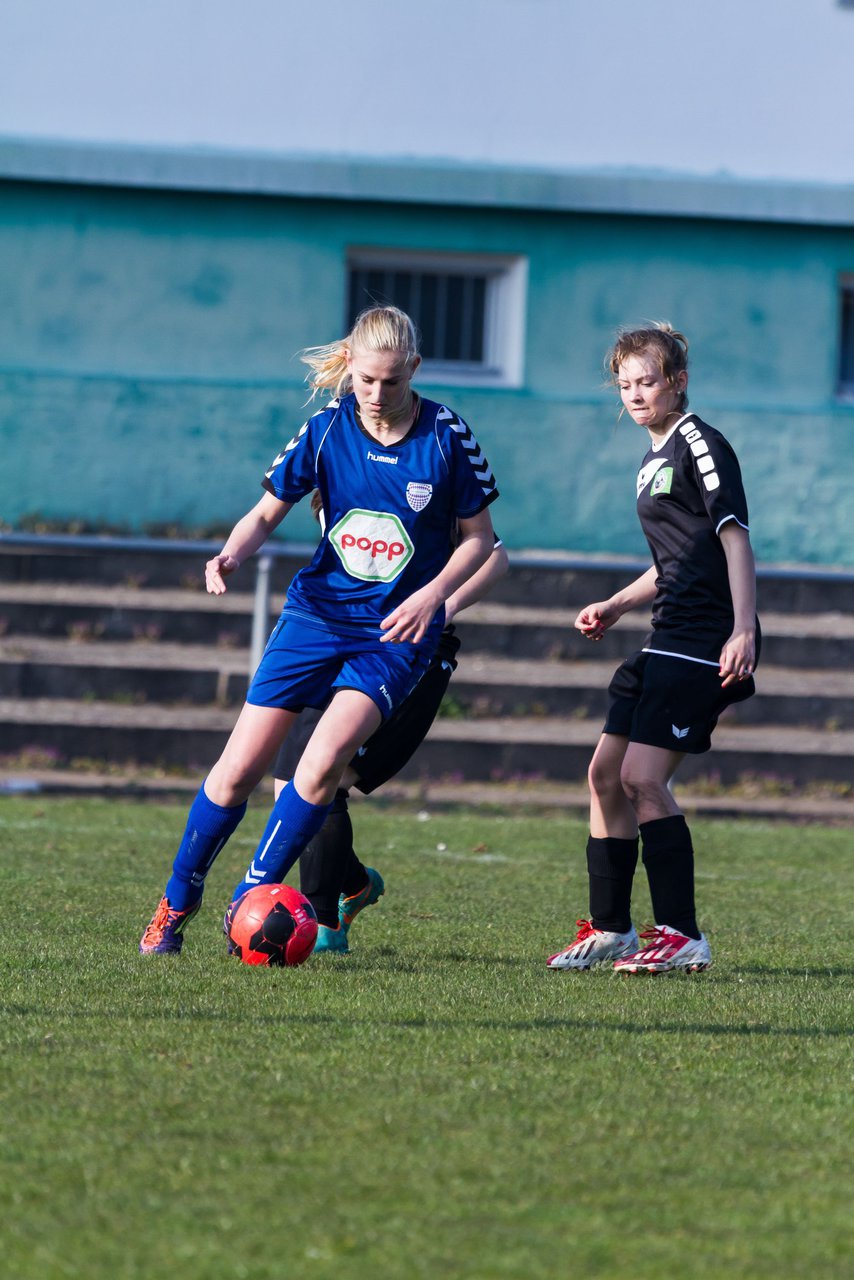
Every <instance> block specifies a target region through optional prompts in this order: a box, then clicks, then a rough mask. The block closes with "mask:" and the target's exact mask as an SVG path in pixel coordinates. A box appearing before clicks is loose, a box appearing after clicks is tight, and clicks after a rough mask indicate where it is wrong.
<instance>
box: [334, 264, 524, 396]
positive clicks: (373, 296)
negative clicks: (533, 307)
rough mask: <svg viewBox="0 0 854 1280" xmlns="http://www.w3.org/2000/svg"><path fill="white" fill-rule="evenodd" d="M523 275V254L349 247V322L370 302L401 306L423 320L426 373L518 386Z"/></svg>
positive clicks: (440, 377)
mask: <svg viewBox="0 0 854 1280" xmlns="http://www.w3.org/2000/svg"><path fill="white" fill-rule="evenodd" d="M526 276H527V270H526V263H525V260H524V259H522V258H510V257H494V256H487V255H469V254H439V253H413V252H407V251H402V250H379V249H351V250H350V252H349V254H348V258H347V281H348V289H347V327H348V328H349V327H350V325H351V324H352V322H353V320H355V318H356V316H357V315H358V314H359V312H360V311H363V310H364V309H365V308H366V307H371V306H376V305H384V304H391V305H393V306H397V307H400V308H401V309H402V310H403V311H406V312H407V314H408V315H410V316H411V317H412V319H413V320H414V321H415V323H416V325H417V326H418V330H419V332H420V334H421V354H422V357H423V360H424V364H423V367H422V375H423V376H425V377H426V378H427V379H428V380H429V379H430V378H431V377H432V378H433V379H435V380H436V381H442V382H467V383H472V384H480V385H483V384H492V385H499V386H518V385H519V384H520V383H521V380H522V360H523V340H524V307H525V286H526Z"/></svg>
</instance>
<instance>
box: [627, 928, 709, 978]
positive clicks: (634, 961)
mask: <svg viewBox="0 0 854 1280" xmlns="http://www.w3.org/2000/svg"><path fill="white" fill-rule="evenodd" d="M641 937H642V938H648V939H649V941H648V942H647V944H646V946H644V947H641V949H640V950H639V951H637V952H635V954H634V955H630V956H622V957H621V958H620V959H619V960H617V961H616V962H615V964H614V970H615V972H617V973H669V972H671V970H673V969H682V970H683V971H684V972H685V973H700V972H702V970H703V969H708V967H709V965H710V964H711V963H712V953H711V951H710V950H709V944H708V942H707V941H706V939H705V937H704V936H703V934H700V936H699V938H686V936H685V934H684V933H679V931H678V930H677V929H671V928H670V925H668V924H657V925H654V926H653V928H652V929H647V930H645V932H643V933H642V934H641Z"/></svg>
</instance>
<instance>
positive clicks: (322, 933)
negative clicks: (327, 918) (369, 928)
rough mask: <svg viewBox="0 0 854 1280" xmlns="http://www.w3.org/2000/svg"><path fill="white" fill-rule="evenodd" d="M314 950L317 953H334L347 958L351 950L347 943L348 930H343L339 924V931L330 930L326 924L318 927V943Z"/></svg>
mask: <svg viewBox="0 0 854 1280" xmlns="http://www.w3.org/2000/svg"><path fill="white" fill-rule="evenodd" d="M314 950H315V952H317V951H334V952H336V953H337V954H338V955H339V956H346V954H347V952H348V951H349V950H350V947H349V944H348V942H347V930H346V929H342V927H341V925H340V924H339V926H338V928H337V929H330V928H329V926H328V925H326V924H319V925H318V926H317V942H315V944H314Z"/></svg>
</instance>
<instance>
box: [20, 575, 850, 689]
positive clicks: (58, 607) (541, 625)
mask: <svg viewBox="0 0 854 1280" xmlns="http://www.w3.org/2000/svg"><path fill="white" fill-rule="evenodd" d="M276 603H277V605H278V599H277V601H276ZM252 605H253V597H252V595H251V593H248V592H243V591H235V590H233V589H232V590H230V591H228V592H227V593H226V594H225V595H224V596H209V595H208V594H207V593H206V592H204V591H201V590H189V589H182V588H157V589H151V588H144V587H136V586H130V587H129V586H101V585H91V584H90V585H87V586H86V587H85V588H81V586H80V584H68V583H0V634H3V635H5V636H7V637H12V636H16V635H39V636H55V637H59V636H62V637H66V638H70V639H78V640H92V639H102V640H140V641H142V640H148V641H150V642H155V641H163V642H167V643H182V644H210V645H214V646H216V647H220V648H240V647H247V646H248V645H249V642H250V637H251V629H252ZM576 616H577V610H576V609H574V608H573V609H566V608H558V607H542V606H538V607H534V606H528V605H518V604H513V605H508V604H501V603H495V602H493V601H487V602H482V603H480V604H477V605H475V606H473V607H472V608H471V609H468V610H467V611H466V613H465V614H464V615H463V616H462V617H461V620H460V629H461V631H462V630H463V628H464V635H465V644H466V651H467V652H468V653H472V652H481V653H493V654H497V655H500V656H504V657H514V658H529V659H532V660H537V661H542V660H543V659H546V660H552V661H555V660H560V661H572V662H586V661H590V660H607V661H609V662H612V663H615V664H616V663H617V662H619V661H621V660H622V658H623V657H625V655H626V653H628V652H630V651H631V650H632V649H634V648H637V647H639V645H640V643H641V641H642V639H643V637H644V636H645V635H646V634H647V631H648V619H647V618H646V617H644V616H633V615H627V616H626V617H625V618H623V619H622V620H621V621H620V622H619V623H618V624H617V626H615V627H614V628H612V630H611V631H609V632H608V633H607V634H606V635H605V636H604V637H603V639H602V640H601V641H597V642H596V643H595V644H592V643H591V642H590V641H589V640H585V639H584V637H583V636H582V635H581V634H580V633H579V632H578V631H576V630H575V629H574V626H573V624H574V622H575V618H576ZM272 622H273V618H272V616H271V619H270V625H271V627H272ZM762 630H763V647H762V661H763V663H767V664H769V665H773V666H796V667H805V668H808V669H815V668H819V667H823V666H828V667H840V668H842V667H846V666H847V667H854V614H846V613H841V612H833V613H831V612H826V611H825V612H822V613H814V614H786V613H766V614H764V615H763V618H762Z"/></svg>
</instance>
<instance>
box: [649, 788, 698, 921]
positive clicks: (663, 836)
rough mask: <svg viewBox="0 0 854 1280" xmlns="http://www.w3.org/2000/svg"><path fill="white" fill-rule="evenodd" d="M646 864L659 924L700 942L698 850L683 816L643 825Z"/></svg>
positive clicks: (650, 890) (660, 819) (655, 913)
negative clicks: (696, 899) (696, 885)
mask: <svg viewBox="0 0 854 1280" xmlns="http://www.w3.org/2000/svg"><path fill="white" fill-rule="evenodd" d="M640 834H641V840H642V841H643V864H644V866H645V867H646V874H647V879H648V880H649V895H650V897H651V898H652V911H653V915H654V916H655V922H656V924H669V925H670V926H671V928H673V929H678V930H679V932H680V933H684V934H685V935H686V937H688V938H699V936H700V930H699V929H698V928H697V915H696V908H695V906H694V846H693V844H692V843H691V832H690V831H689V830H688V823H687V822H686V821H685V819H684V818H683V816H682V814H681V813H678V814H675V815H674V816H673V817H671V818H656V819H655V820H654V821H653V822H642V823H641V826H640Z"/></svg>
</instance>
